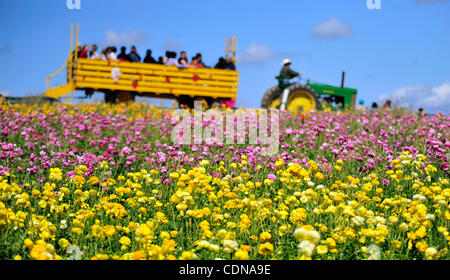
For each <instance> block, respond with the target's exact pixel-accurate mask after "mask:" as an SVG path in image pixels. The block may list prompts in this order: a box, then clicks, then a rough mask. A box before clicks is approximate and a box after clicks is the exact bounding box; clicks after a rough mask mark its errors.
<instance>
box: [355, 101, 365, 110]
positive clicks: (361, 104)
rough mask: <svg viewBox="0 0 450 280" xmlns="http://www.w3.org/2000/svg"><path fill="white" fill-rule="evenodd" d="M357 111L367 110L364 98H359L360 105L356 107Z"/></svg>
mask: <svg viewBox="0 0 450 280" xmlns="http://www.w3.org/2000/svg"><path fill="white" fill-rule="evenodd" d="M356 111H357V112H360V113H363V112H365V111H366V107H365V106H364V100H362V99H360V100H359V105H358V107H356Z"/></svg>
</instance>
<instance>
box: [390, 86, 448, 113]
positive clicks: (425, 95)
mask: <svg viewBox="0 0 450 280" xmlns="http://www.w3.org/2000/svg"><path fill="white" fill-rule="evenodd" d="M387 98H389V99H391V100H392V101H393V102H394V103H396V104H398V105H400V106H411V107H413V108H414V109H418V108H423V109H424V110H425V111H427V112H436V111H441V112H444V113H448V112H450V110H449V108H450V82H445V83H443V84H442V85H440V86H435V87H433V86H426V85H416V86H410V87H404V88H400V89H398V90H396V91H394V92H393V93H392V94H390V95H383V99H387Z"/></svg>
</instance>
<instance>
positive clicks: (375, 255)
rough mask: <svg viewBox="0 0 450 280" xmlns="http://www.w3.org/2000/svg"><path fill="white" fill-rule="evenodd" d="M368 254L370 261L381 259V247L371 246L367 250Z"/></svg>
mask: <svg viewBox="0 0 450 280" xmlns="http://www.w3.org/2000/svg"><path fill="white" fill-rule="evenodd" d="M367 254H368V255H369V257H368V258H367V259H368V260H379V259H381V250H380V247H378V246H377V245H370V246H369V247H368V248H367Z"/></svg>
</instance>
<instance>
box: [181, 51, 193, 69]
mask: <svg viewBox="0 0 450 280" xmlns="http://www.w3.org/2000/svg"><path fill="white" fill-rule="evenodd" d="M178 63H180V64H181V65H183V67H185V68H187V67H192V66H191V65H190V64H189V61H188V58H187V56H186V52H185V51H182V52H180V58H179V59H178Z"/></svg>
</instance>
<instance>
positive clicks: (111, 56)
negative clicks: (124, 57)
mask: <svg viewBox="0 0 450 280" xmlns="http://www.w3.org/2000/svg"><path fill="white" fill-rule="evenodd" d="M116 51H117V49H116V47H109V48H108V49H107V51H106V56H107V58H108V60H113V61H117V54H116Z"/></svg>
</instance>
